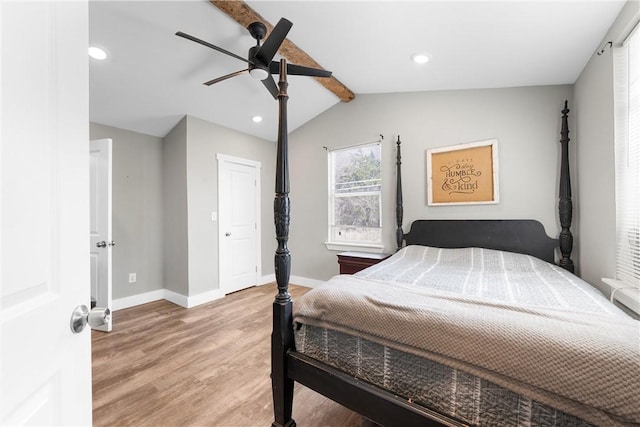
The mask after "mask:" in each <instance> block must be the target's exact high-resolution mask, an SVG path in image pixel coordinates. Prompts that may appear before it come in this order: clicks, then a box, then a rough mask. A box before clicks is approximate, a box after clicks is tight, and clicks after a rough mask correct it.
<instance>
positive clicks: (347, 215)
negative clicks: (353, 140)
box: [327, 143, 382, 249]
mask: <svg viewBox="0 0 640 427" xmlns="http://www.w3.org/2000/svg"><path fill="white" fill-rule="evenodd" d="M380 154H381V146H380V143H375V144H366V145H359V146H356V147H350V148H343V149H338V150H331V151H329V242H328V243H327V246H328V247H329V246H330V245H331V244H343V245H353V246H370V247H381V245H382V210H381V206H382V192H381V189H382V188H381V187H382V180H381V172H380V158H381V155H380ZM330 249H332V248H331V247H330Z"/></svg>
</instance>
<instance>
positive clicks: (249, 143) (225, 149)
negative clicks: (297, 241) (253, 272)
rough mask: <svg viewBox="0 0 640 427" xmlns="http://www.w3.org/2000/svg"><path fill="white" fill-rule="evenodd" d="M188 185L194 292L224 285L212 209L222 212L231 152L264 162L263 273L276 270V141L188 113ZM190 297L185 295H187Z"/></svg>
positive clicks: (191, 273)
mask: <svg viewBox="0 0 640 427" xmlns="http://www.w3.org/2000/svg"><path fill="white" fill-rule="evenodd" d="M186 123H187V125H186V135H187V188H188V223H189V230H188V239H189V294H188V295H190V296H193V295H197V294H200V293H203V292H207V291H211V290H214V289H219V282H218V223H217V222H213V221H211V212H217V211H218V191H217V189H218V163H217V159H216V155H217V154H218V153H220V154H226V155H229V156H235V157H241V158H244V159H248V160H253V161H256V162H261V164H262V168H261V178H260V179H261V190H262V194H261V197H262V203H261V230H262V235H261V240H262V250H261V252H262V256H263V259H262V274H263V275H266V274H270V273H273V253H274V251H275V246H276V245H275V231H274V227H273V196H274V190H273V189H274V186H275V178H274V175H275V143H274V142H270V141H266V140H264V139H260V138H256V137H253V136H250V135H246V134H242V133H239V132H236V131H233V130H230V129H227V128H224V127H222V126H218V125H215V124H213V123H209V122H207V121H204V120H201V119H198V118H195V117H191V116H187V117H186ZM185 295H186V294H185Z"/></svg>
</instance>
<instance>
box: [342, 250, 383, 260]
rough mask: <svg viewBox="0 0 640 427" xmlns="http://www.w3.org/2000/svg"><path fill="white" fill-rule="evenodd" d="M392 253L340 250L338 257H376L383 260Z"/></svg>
mask: <svg viewBox="0 0 640 427" xmlns="http://www.w3.org/2000/svg"><path fill="white" fill-rule="evenodd" d="M389 256H390V254H379V253H372V252H357V251H348V252H340V253H339V254H338V257H344V258H347V257H348V258H363V259H375V260H383V259H385V258H388V257H389Z"/></svg>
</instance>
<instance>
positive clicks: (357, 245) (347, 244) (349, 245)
mask: <svg viewBox="0 0 640 427" xmlns="http://www.w3.org/2000/svg"><path fill="white" fill-rule="evenodd" d="M375 146H377V147H378V149H379V154H380V180H379V182H380V184H379V185H380V190H378V191H370V190H369V191H363V192H357V193H353V194H351V193H348V195H347V194H341V195H337V194H336V193H335V187H336V183H335V153H337V152H340V151H349V150H358V149H361V148H365V147H375ZM382 171H383V165H382V142H380V141H377V142H372V143H371V142H370V143H365V144H357V145H350V146H346V147H339V148H335V149H328V150H327V183H328V186H327V201H328V214H327V240H326V241H325V242H324V244H325V246H326V247H327V249H329V250H335V251H341V250H354V249H357V250H361V251H363V252H377V253H382V252H383V249H384V245H383V234H382V232H383V209H382V208H383V197H382V193H383V190H382V187H383V178H382V176H383V174H382ZM373 195H378V204H379V206H378V210H379V224H380V226H379V227H374V228H376V229H379V230H380V232H379V233H380V239H379V240H377V241H365V240H361V241H357V240H344V241H342V240H334V238H333V229H334V228H335V227H336V226H335V224H334V220H335V200H336V198H341V197H356V196H373Z"/></svg>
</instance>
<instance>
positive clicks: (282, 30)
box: [176, 18, 331, 99]
mask: <svg viewBox="0 0 640 427" xmlns="http://www.w3.org/2000/svg"><path fill="white" fill-rule="evenodd" d="M292 26H293V24H292V23H291V21H289V20H287V19H285V18H281V19H280V21H278V23H277V24H276V26H275V27H273V30H272V31H271V34H269V37H267V39H266V40H265V41H264V43H263V44H262V45H260V40H262V39H263V38H264V36H265V35H266V34H267V27H266V26H265V25H264V24H263V23H262V22H254V23H252V24H249V26H248V27H247V30H249V34H251V37H253V38H254V39H256V45H255V46H253V47H251V48H250V49H249V55H248V57H247V58H246V59H245V58H243V57H241V56H239V55H236V54H235V53H233V52H229V51H228V50H225V49H223V48H221V47H218V46H215V45H213V44H211V43H208V42H206V41H204V40H200V39H199V38H197V37H194V36H191V35H189V34H186V33H183V32H182V31H178V32H177V33H176V36H179V37H183V38H185V39H187V40H191V41H194V42H196V43H200V44H201V45H203V46H206V47H209V48H211V49H214V50H217V51H218V52H221V53H224V54H225V55H229V56H232V57H234V58H236V59H239V60H241V61H243V62H246V63H248V64H249V66H248V68H246V69H244V70H240V71H236V72H233V73H231V74H227V75H225V76H221V77H218V78H215V79H213V80H209V81H208V82H205V83H204V84H205V85H207V86H211V85H212V84H215V83H219V82H221V81H223V80H227V79H229V78H231V77H235V76H238V75H240V74H243V73H245V72H247V71H248V72H249V75H251V77H253V78H254V79H257V80H261V81H262V84H263V85H264V86H265V87H266V88H267V90H268V91H269V93H271V95H272V96H273V97H274V98H275V99H277V98H278V87H277V86H276V82H275V80H274V79H273V77H271V75H272V74H278V73H279V72H280V63H279V62H277V61H272V60H273V57H274V56H275V55H276V53H277V52H278V49H279V48H280V45H281V44H282V42H283V41H284V39H285V38H286V37H287V34H288V33H289V30H290V29H291V27H292ZM287 74H289V75H294V76H312V77H331V71H326V70H321V69H317V68H310V67H304V66H301V65H294V64H287Z"/></svg>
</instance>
